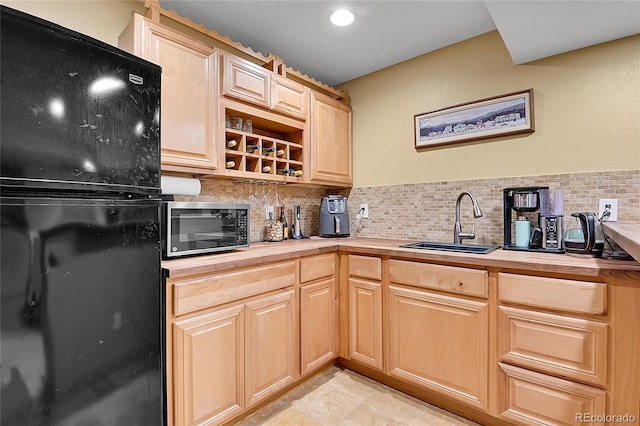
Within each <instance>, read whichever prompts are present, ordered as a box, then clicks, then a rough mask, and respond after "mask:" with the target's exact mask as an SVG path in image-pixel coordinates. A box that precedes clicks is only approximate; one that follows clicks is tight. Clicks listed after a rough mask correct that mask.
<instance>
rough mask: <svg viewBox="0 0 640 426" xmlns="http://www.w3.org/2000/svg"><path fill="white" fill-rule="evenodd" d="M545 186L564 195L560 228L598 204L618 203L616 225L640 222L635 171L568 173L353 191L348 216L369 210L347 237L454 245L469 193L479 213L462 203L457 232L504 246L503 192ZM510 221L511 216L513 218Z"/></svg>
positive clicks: (639, 184)
mask: <svg viewBox="0 0 640 426" xmlns="http://www.w3.org/2000/svg"><path fill="white" fill-rule="evenodd" d="M526 186H548V187H549V189H550V191H551V193H553V191H554V190H556V189H559V188H562V189H564V191H565V204H564V215H565V219H564V220H565V223H566V221H567V220H568V218H569V216H570V215H571V213H573V212H577V211H591V212H594V213H596V214H597V213H598V199H600V198H617V199H618V221H620V222H640V171H639V170H636V171H620V172H597V173H573V174H558V175H544V176H527V177H508V178H495V179H479V180H465V181H456V182H430V183H418V184H406V185H390V186H383V187H362V188H353V189H351V191H350V192H349V194H345V195H347V196H348V197H349V210H350V212H351V217H352V218H353V217H355V214H356V213H357V211H358V209H359V206H360V204H361V203H367V204H369V218H368V219H362V220H360V223H359V224H354V226H353V227H352V229H351V234H352V235H357V236H366V237H383V238H403V239H405V238H406V239H418V240H430V241H451V242H453V228H454V224H455V204H456V200H457V198H458V195H460V193H461V192H462V191H465V190H467V191H471V192H473V193H474V194H475V195H476V197H477V199H478V204H479V205H480V208H481V209H482V212H483V217H481V218H478V219H474V218H473V214H472V206H471V201H470V200H469V197H465V198H464V199H463V200H462V205H461V217H462V220H461V222H462V230H463V231H465V232H471V226H472V225H473V224H475V225H476V231H475V233H476V239H475V240H474V242H477V243H484V244H503V243H504V236H503V220H504V219H503V216H504V215H503V209H502V204H503V195H502V190H503V188H510V187H526ZM514 220H515V215H514Z"/></svg>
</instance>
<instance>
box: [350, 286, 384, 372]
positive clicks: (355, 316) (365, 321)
mask: <svg viewBox="0 0 640 426" xmlns="http://www.w3.org/2000/svg"><path fill="white" fill-rule="evenodd" d="M349 356H350V358H351V359H352V360H354V361H358V362H360V363H362V364H366V365H369V366H371V367H374V368H376V369H378V370H380V371H382V284H381V283H379V282H373V281H364V280H361V279H356V278H349Z"/></svg>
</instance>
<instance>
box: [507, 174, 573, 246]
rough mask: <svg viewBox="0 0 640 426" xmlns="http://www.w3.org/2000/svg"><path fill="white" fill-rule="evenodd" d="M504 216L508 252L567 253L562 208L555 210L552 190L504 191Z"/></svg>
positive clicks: (522, 188) (531, 188)
mask: <svg viewBox="0 0 640 426" xmlns="http://www.w3.org/2000/svg"><path fill="white" fill-rule="evenodd" d="M558 204H560V203H558ZM503 213H504V245H503V248H504V249H505V250H524V251H544V252H550V253H564V250H563V248H562V237H563V234H562V212H561V206H560V205H558V206H554V208H553V209H552V208H551V197H550V193H549V187H548V186H527V187H516V188H504V190H503ZM514 216H515V219H516V220H514Z"/></svg>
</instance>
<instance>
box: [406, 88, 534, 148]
mask: <svg viewBox="0 0 640 426" xmlns="http://www.w3.org/2000/svg"><path fill="white" fill-rule="evenodd" d="M414 122H415V147H416V149H420V148H427V147H431V146H436V145H444V144H452V143H459V142H468V141H472V140H479V139H488V138H495V137H501V136H506V135H513V134H516V133H531V132H533V131H534V125H533V89H528V90H523V91H521V92H514V93H509V94H506V95H500V96H495V97H492V98H487V99H481V100H479V101H474V102H468V103H466V104H460V105H455V106H451V107H448V108H443V109H439V110H436V111H431V112H426V113H423V114H416V115H415V116H414Z"/></svg>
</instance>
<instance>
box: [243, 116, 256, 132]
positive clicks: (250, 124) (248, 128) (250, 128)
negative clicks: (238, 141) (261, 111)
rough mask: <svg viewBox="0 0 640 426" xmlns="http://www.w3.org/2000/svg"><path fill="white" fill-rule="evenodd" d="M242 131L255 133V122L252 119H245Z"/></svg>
mask: <svg viewBox="0 0 640 426" xmlns="http://www.w3.org/2000/svg"><path fill="white" fill-rule="evenodd" d="M242 131H243V132H247V133H253V122H252V121H251V120H247V119H245V120H244V121H243V122H242Z"/></svg>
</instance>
